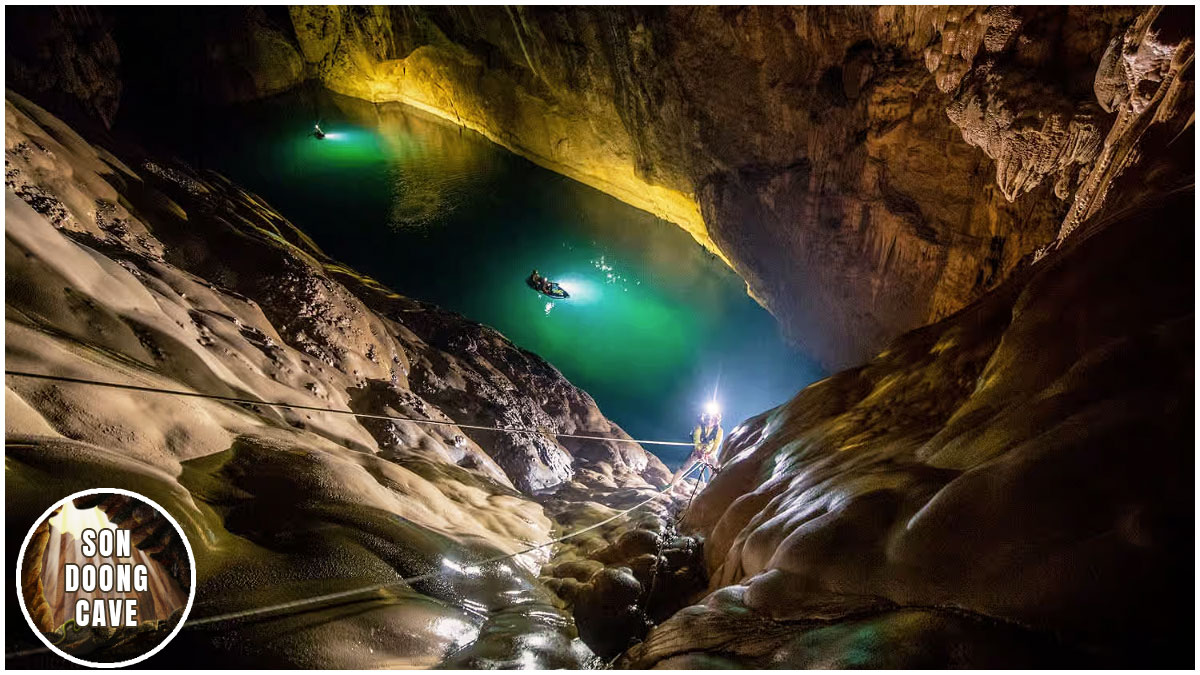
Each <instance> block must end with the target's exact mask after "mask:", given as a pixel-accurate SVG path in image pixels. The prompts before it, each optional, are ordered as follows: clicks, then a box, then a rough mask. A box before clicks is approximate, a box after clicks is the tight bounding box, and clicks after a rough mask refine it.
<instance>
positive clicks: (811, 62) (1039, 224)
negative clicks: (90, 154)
mask: <svg viewBox="0 0 1200 675" xmlns="http://www.w3.org/2000/svg"><path fill="white" fill-rule="evenodd" d="M23 11H24V14H23V15H21V16H22V17H24V19H25V22H26V23H31V24H38V25H47V26H50V28H47V29H45V30H43V31H42V32H43V33H46V32H47V31H49V32H50V33H52V34H51V35H49V36H45V35H43V36H42V37H36V38H31V39H29V40H26V41H25V42H26V43H29V44H27V45H26V46H25V47H23V48H22V49H20V50H17V51H18V53H17V54H16V56H17V58H16V59H11V58H10V63H14V64H15V65H10V66H9V74H10V80H13V81H15V82H17V83H18V85H19V86H18V87H17V89H18V91H20V90H21V86H27V87H31V88H36V87H37V86H39V85H37V84H36V82H35V81H37V79H38V77H37V76H38V74H39V73H41V72H43V71H45V70H47V69H53V70H54V71H55V72H67V73H72V72H77V71H80V69H81V68H82V69H83V71H82V72H81V73H79V76H78V77H75V76H72V77H71V79H70V81H71V82H72V83H79V82H85V81H91V80H93V79H95V80H96V81H99V82H109V84H107V85H105V86H103V87H100V90H101V92H100V93H97V92H92V91H90V90H88V88H87V87H86V86H83V85H80V84H73V85H72V86H73V89H72V91H73V93H74V95H75V96H77V97H78V98H79V99H80V100H82V101H84V102H85V106H84V107H90V108H92V109H96V110H98V111H99V112H98V113H97V114H100V116H101V117H103V118H104V119H111V118H112V116H113V115H114V114H116V113H115V112H114V107H115V105H116V103H115V98H114V95H113V94H112V93H111V92H113V91H114V90H115V91H116V92H118V93H120V91H121V87H122V86H123V87H124V91H125V94H124V98H125V99H127V100H130V101H136V102H138V103H137V105H143V106H144V105H147V103H146V101H147V100H149V101H150V103H151V104H152V103H153V100H154V99H155V97H157V96H166V97H167V98H169V99H172V100H174V101H175V102H176V104H174V105H172V106H171V109H175V110H181V111H186V110H187V108H188V106H187V105H186V102H187V101H189V100H190V101H192V102H193V103H194V102H195V101H201V102H204V103H213V102H220V101H236V100H245V99H246V98H253V97H256V96H267V95H270V94H272V93H275V92H277V91H280V90H283V89H286V88H288V87H290V86H294V85H296V84H298V83H300V82H301V81H303V80H304V79H306V78H312V79H315V80H316V81H318V82H320V83H321V84H322V85H324V86H325V87H328V88H329V89H332V90H334V91H337V92H339V93H342V94H347V95H351V96H356V97H360V98H364V99H367V100H371V101H403V102H406V103H409V104H411V105H414V106H417V107H420V108H423V109H425V110H427V111H431V112H433V113H435V114H438V115H440V116H442V117H445V118H447V119H449V120H453V121H455V122H456V123H460V124H464V125H466V126H468V127H471V128H473V129H476V130H478V131H480V132H482V133H484V134H485V135H487V136H488V137H490V138H492V139H493V140H495V141H496V142H498V143H501V144H503V145H505V146H507V147H508V148H510V149H512V150H514V151H515V152H518V153H520V154H522V155H524V156H526V157H529V158H530V159H533V160H534V161H536V162H539V163H541V164H543V165H545V166H547V167H549V168H551V169H553V170H556V171H559V172H561V173H563V174H566V175H568V176H571V177H573V178H576V179H578V180H580V181H582V182H585V183H588V184H590V185H593V186H595V187H597V188H599V189H601V190H604V191H606V192H609V193H611V194H613V195H615V196H617V197H619V198H621V199H623V200H625V201H627V202H629V203H631V204H633V205H636V206H638V207H641V208H644V209H646V210H648V211H651V212H653V213H655V214H657V215H659V216H661V217H663V218H665V219H667V220H670V221H672V222H675V223H677V224H679V225H680V226H681V227H683V228H684V229H686V230H687V231H689V232H690V233H691V234H692V235H693V236H694V237H695V238H696V240H697V241H698V242H699V243H701V244H702V245H704V246H706V247H708V248H709V249H710V250H712V251H714V252H715V253H716V254H718V255H719V256H721V257H722V258H723V259H725V260H726V262H728V263H729V264H730V265H731V266H732V267H733V268H734V269H735V270H736V271H737V272H738V273H739V274H740V275H741V276H742V277H743V278H744V279H745V280H746V282H747V286H748V290H749V292H750V293H751V295H753V296H754V297H755V298H756V299H758V300H759V301H760V302H761V303H762V304H763V305H764V306H765V307H767V308H768V309H769V310H770V311H771V312H772V313H773V314H774V315H775V316H776V317H777V318H778V319H779V320H780V323H781V325H782V327H783V328H784V330H785V332H786V333H787V334H788V335H789V336H790V337H791V338H792V339H793V340H794V341H795V342H796V343H797V344H798V345H800V346H801V347H802V348H803V349H805V350H806V351H807V352H809V353H811V354H813V355H814V356H816V357H817V358H818V359H819V360H820V361H821V362H822V363H823V364H824V365H825V366H827V367H830V368H831V369H832V368H837V367H845V366H848V365H851V364H853V363H857V362H859V361H861V360H862V359H864V358H867V357H869V356H871V355H873V354H874V353H876V352H877V351H878V350H879V349H880V348H881V347H882V346H883V345H884V344H885V343H886V341H887V340H889V339H891V338H892V337H894V336H895V335H897V334H899V333H901V332H903V331H904V330H907V329H910V328H913V327H916V326H919V325H923V324H926V323H929V322H931V321H935V320H937V319H940V318H942V317H945V316H948V315H949V314H951V313H953V312H954V311H956V310H958V309H960V308H962V307H964V306H966V305H967V304H968V303H969V302H970V301H972V300H973V299H975V298H978V297H980V296H981V295H982V294H983V293H984V292H986V291H987V290H988V289H991V288H994V287H995V286H996V285H997V284H999V283H1000V282H1001V281H1002V280H1003V279H1004V278H1006V277H1007V276H1008V275H1009V274H1010V273H1011V272H1012V271H1013V270H1014V269H1015V268H1016V267H1017V266H1018V265H1020V264H1021V263H1022V261H1027V260H1028V259H1029V258H1030V257H1032V256H1035V255H1041V254H1042V253H1044V250H1045V248H1046V247H1047V245H1051V244H1053V243H1054V242H1056V241H1058V240H1059V239H1061V237H1062V236H1065V234H1066V233H1067V232H1069V231H1071V230H1072V229H1074V228H1075V227H1077V226H1078V224H1079V223H1080V222H1082V221H1083V220H1086V218H1087V216H1088V215H1089V214H1092V213H1094V212H1095V211H1096V210H1097V209H1098V208H1099V206H1100V205H1101V204H1102V203H1103V201H1104V196H1105V194H1106V190H1107V185H1108V184H1110V183H1111V180H1112V178H1113V177H1114V176H1115V175H1116V174H1118V173H1119V172H1120V171H1121V170H1123V169H1122V167H1123V166H1124V165H1125V164H1126V163H1128V162H1129V161H1136V158H1137V155H1138V151H1137V149H1136V148H1137V139H1138V138H1139V137H1140V135H1141V134H1142V133H1144V131H1145V128H1146V127H1147V126H1150V125H1152V124H1158V123H1163V122H1168V123H1172V124H1178V123H1179V122H1180V121H1181V119H1182V120H1186V119H1187V115H1183V116H1182V117H1181V116H1180V115H1179V114H1178V110H1177V107H1178V106H1173V105H1171V100H1170V99H1171V98H1172V97H1174V98H1176V99H1178V98H1179V91H1178V90H1179V87H1173V86H1172V85H1173V82H1175V81H1176V79H1177V78H1176V75H1177V74H1178V73H1179V72H1181V71H1183V70H1186V69H1187V68H1188V67H1189V66H1188V63H1189V61H1188V59H1189V58H1190V57H1189V56H1188V55H1189V54H1190V53H1191V46H1190V44H1191V37H1190V31H1189V30H1187V29H1186V28H1181V27H1187V26H1190V25H1191V23H1192V22H1193V16H1192V11H1191V10H1190V9H1189V8H1170V9H1167V10H1157V9H1153V8H1151V9H1146V8H1137V7H1118V8H1097V7H1023V8H1009V7H951V8H947V7H941V8H938V7H904V8H897V7H725V8H721V7H671V8H638V7H625V8H621V7H409V6H404V7H378V6H350V7H324V6H316V7H313V6H305V7H299V6H298V7H292V8H289V9H288V10H287V11H286V12H285V11H284V9H283V8H246V7H243V8H220V9H217V8H207V9H197V8H186V9H175V8H168V9H158V10H154V11H150V12H142V11H140V10H137V11H135V10H131V9H115V10H109V11H107V12H104V13H96V14H94V15H90V14H89V15H86V16H94V18H93V19H89V22H90V23H98V24H99V25H102V26H110V27H111V28H110V29H108V30H100V29H97V30H93V31H91V32H90V33H87V34H84V33H83V32H82V31H81V30H80V29H79V28H78V27H77V26H78V24H79V21H77V20H74V19H71V18H70V17H73V16H74V15H73V14H72V15H69V16H67V15H63V14H62V12H61V11H60V12H59V13H58V14H50V15H47V14H46V12H45V10H35V9H27V10H23ZM39 12H41V13H39ZM10 23H11V22H10ZM90 23H89V25H90ZM72 27H75V28H72ZM63 33H71V35H63ZM111 35H115V36H116V38H115V39H116V46H117V50H116V51H117V55H116V58H117V60H119V61H120V62H121V63H122V64H123V66H122V67H121V68H120V73H121V75H120V77H114V76H113V75H112V74H111V72H108V73H101V75H103V77H100V78H93V77H91V76H90V75H89V73H95V71H96V70H97V69H96V68H95V67H91V66H89V64H91V63H92V62H94V61H97V60H98V59H100V57H99V56H93V55H94V54H102V55H107V56H105V57H104V58H108V59H109V61H112V60H113V56H112V55H113V47H112V45H111V44H110V42H111V40H112V38H110V36H111ZM47 43H49V44H50V45H52V46H53V47H54V48H55V49H50V48H49V47H48V46H47ZM30 45H32V46H30ZM56 50H57V51H61V52H64V53H67V54H69V55H72V56H69V57H66V58H65V60H66V61H68V62H70V64H71V67H68V68H66V69H65V71H64V69H63V68H61V67H59V66H61V65H62V64H61V63H57V62H54V63H47V62H46V57H45V55H46V54H48V53H53V52H55V51H56ZM125 52H130V53H131V54H133V55H134V56H133V57H129V56H127V57H126V58H123V59H121V58H120V54H122V53H125ZM26 54H32V55H33V56H26ZM75 54H78V56H74V55H75ZM164 55H169V57H170V58H164ZM57 59H58V61H63V60H64V57H61V56H60V57H57ZM106 63H107V62H106ZM146 63H153V64H156V65H155V66H153V67H152V68H148V69H147V68H146V67H145V66H144V65H142V66H138V65H136V64H146ZM131 64H135V65H131ZM51 66H53V68H51ZM14 75H18V76H19V77H14ZM1189 81H1190V76H1189ZM1160 85H1162V86H1160ZM1172 91H1174V93H1173V94H1171V93H1169V92H1172ZM1131 92H1132V93H1131ZM1156 99H1158V100H1156ZM1162 100H1166V102H1167V104H1168V105H1166V106H1165V109H1166V110H1165V112H1164V113H1159V112H1158V108H1159V107H1160V106H1159V103H1161V102H1162ZM184 114H187V113H186V112H184ZM1093 168H1098V169H1099V170H1096V171H1093V170H1092V169H1093Z"/></svg>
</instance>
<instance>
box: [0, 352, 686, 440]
mask: <svg viewBox="0 0 1200 675" xmlns="http://www.w3.org/2000/svg"><path fill="white" fill-rule="evenodd" d="M4 374H5V375H6V376H11V377H23V378H27V379H32V380H50V381H54V382H69V383H71V384H83V385H89V386H93V387H107V388H109V389H125V390H128V391H140V392H146V393H151V394H167V395H171V396H183V397H188V398H204V399H210V400H213V401H224V402H226V403H238V404H243V405H261V406H267V407H269V408H289V409H292V410H309V411H312V412H323V413H332V414H335V415H353V416H354V417H362V418H366V419H375V420H390V421H393V422H413V423H415V424H426V425H430V426H442V427H458V428H460V429H478V430H481V431H503V432H506V433H513V434H533V435H536V436H553V437H554V438H580V439H584V440H590V441H610V442H612V443H637V444H638V445H675V446H685V447H691V446H692V444H691V443H687V442H683V441H646V440H640V439H634V438H610V437H607V436H593V435H588V434H561V433H557V432H553V431H550V430H548V429H530V428H525V427H486V426H483V425H481V424H463V423H460V422H454V421H443V420H431V419H425V418H422V417H405V416H403V415H379V414H375V413H360V412H355V411H353V410H343V409H341V408H321V407H319V406H311V405H304V404H301V403H284V402H282V401H260V400H257V399H252V398H238V397H236V396H221V395H219V394H206V393H203V392H198V391H183V390H181V389H162V388H159V387H147V386H143V385H137V384H123V383H120V382H103V381H100V380H85V379H82V378H78V377H68V376H65V375H47V374H44V373H29V372H25V371H20V370H7V369H6V370H5V371H4Z"/></svg>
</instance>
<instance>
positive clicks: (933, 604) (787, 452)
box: [624, 133, 1195, 669]
mask: <svg viewBox="0 0 1200 675" xmlns="http://www.w3.org/2000/svg"><path fill="white" fill-rule="evenodd" d="M1181 142H1184V143H1186V144H1187V145H1188V147H1189V148H1190V147H1192V145H1193V143H1194V134H1190V133H1189V134H1188V135H1187V136H1186V137H1185V138H1183V139H1181ZM1193 157H1194V155H1193ZM1153 163H1154V164H1158V162H1153ZM1148 168H1151V167H1148ZM1164 168H1165V167H1163V166H1161V165H1160V166H1156V167H1152V170H1153V171H1161V170H1164ZM1127 178H1130V179H1131V182H1134V183H1137V182H1141V181H1142V180H1144V176H1143V175H1141V174H1139V175H1136V176H1127ZM1126 204H1132V205H1133V208H1126V207H1125V206H1124V205H1123V206H1122V207H1118V208H1113V209H1112V210H1111V211H1109V212H1107V213H1106V214H1105V215H1106V217H1107V218H1108V224H1107V225H1106V227H1104V228H1103V229H1101V230H1099V231H1096V232H1094V233H1092V234H1091V235H1090V236H1088V237H1086V238H1082V239H1080V240H1078V241H1075V242H1073V243H1069V244H1066V245H1064V246H1063V247H1061V248H1060V249H1058V250H1056V251H1054V252H1052V253H1049V254H1047V256H1046V257H1045V258H1044V259H1043V260H1042V261H1041V262H1040V263H1039V264H1037V265H1035V266H1033V267H1031V268H1027V269H1023V270H1020V271H1018V272H1017V273H1016V274H1014V275H1013V276H1012V277H1011V278H1010V279H1009V280H1007V281H1005V282H1004V283H1003V284H1001V286H1000V287H998V288H997V289H995V290H993V291H992V292H990V293H989V294H987V295H985V296H984V297H983V298H981V299H980V300H978V301H976V302H975V303H972V305H971V306H969V307H968V308H966V309H964V310H963V311H961V312H959V313H957V314H955V315H953V316H951V317H949V318H947V319H945V320H943V321H941V322H938V323H935V324H932V325H929V326H925V327H922V328H920V329H917V330H915V331H912V332H910V333H908V334H906V335H904V336H901V337H900V338H898V339H897V340H895V341H894V342H893V343H891V344H890V345H889V346H888V348H887V349H885V350H884V351H883V352H881V353H880V354H879V355H878V356H877V357H876V358H874V359H872V360H871V361H869V362H867V363H866V364H864V365H862V366H859V367H856V368H852V369H849V370H846V371H843V372H841V373H838V374H837V375H834V376H832V377H830V378H828V379H826V380H823V381H821V382H818V383H816V384H813V385H811V386H809V387H807V388H806V389H805V390H804V391H802V392H800V394H798V395H797V396H796V397H795V398H794V399H793V400H791V401H790V402H788V403H786V404H784V405H782V406H780V407H779V408H776V409H774V410H771V411H767V412H765V413H763V414H762V415H759V416H757V417H755V418H752V419H750V420H747V421H746V422H744V423H743V424H742V425H739V426H738V427H737V428H735V429H734V430H733V431H732V432H731V434H730V436H729V438H728V440H727V442H726V444H725V446H724V448H723V451H722V458H723V463H724V467H723V469H722V471H721V472H720V473H719V474H718V475H717V477H716V478H715V479H714V481H713V482H712V484H711V485H710V486H709V487H708V488H707V489H706V490H704V491H703V492H701V493H700V495H699V496H698V497H697V498H696V501H695V503H694V504H693V506H692V507H691V509H689V511H688V512H687V515H686V518H685V526H688V527H691V528H694V530H695V531H697V532H698V533H699V534H700V535H701V536H703V537H704V539H705V556H706V558H707V563H708V569H709V578H710V585H709V589H708V593H707V594H705V595H704V597H702V598H699V599H698V601H697V602H696V603H695V604H694V605H693V606H691V607H688V608H686V609H684V610H682V611H680V612H678V613H676V614H675V615H674V616H672V617H671V618H670V619H669V620H667V621H666V622H665V623H663V624H662V625H660V626H658V627H657V628H656V629H655V630H654V631H652V632H651V634H650V635H649V636H648V637H647V639H646V640H645V641H644V642H643V643H642V644H640V645H638V646H637V647H635V648H633V649H632V650H631V651H630V652H629V654H628V655H627V658H626V660H625V661H624V665H625V666H628V667H634V668H650V667H670V668H681V669H695V668H703V667H713V666H716V665H723V666H724V667H741V668H756V667H758V668H761V667H771V668H843V667H864V666H865V667H887V668H912V667H937V668H944V667H954V666H959V667H963V666H966V667H970V666H972V665H978V664H980V663H992V664H1003V665H1002V667H1035V668H1045V667H1056V666H1062V665H1067V664H1069V665H1070V666H1072V667H1083V666H1085V665H1089V664H1090V665H1091V666H1093V667H1100V668H1113V667H1125V668H1128V667H1141V668H1161V667H1187V665H1188V664H1189V663H1191V661H1192V659H1193V657H1194V655H1193V646H1194V635H1193V625H1194V624H1193V618H1194V617H1193V614H1194V607H1193V606H1192V603H1191V602H1190V600H1185V601H1184V602H1183V603H1179V602H1178V600H1177V598H1178V597H1180V596H1181V595H1182V597H1184V598H1188V599H1190V597H1191V589H1192V580H1193V574H1194V545H1195V539H1194V532H1195V519H1194V509H1193V506H1194V504H1193V502H1194V496H1195V485H1194V480H1193V474H1194V469H1195V453H1194V423H1195V419H1194V407H1195V393H1194V392H1195V334H1194V321H1195V297H1194V273H1193V268H1194V264H1195V261H1194V255H1193V250H1194V245H1195V228H1194V222H1195V218H1194V209H1195V195H1194V192H1192V191H1190V190H1188V191H1184V192H1181V193H1177V194H1175V195H1173V196H1171V197H1168V198H1165V199H1153V200H1149V201H1137V200H1131V201H1130V202H1126ZM1114 270H1119V273H1114ZM1180 589H1183V590H1182V593H1181V592H1180Z"/></svg>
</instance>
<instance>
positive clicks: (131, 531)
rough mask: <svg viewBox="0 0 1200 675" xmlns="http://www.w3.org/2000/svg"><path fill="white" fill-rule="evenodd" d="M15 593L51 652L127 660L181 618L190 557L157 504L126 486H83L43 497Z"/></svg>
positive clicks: (187, 600)
mask: <svg viewBox="0 0 1200 675" xmlns="http://www.w3.org/2000/svg"><path fill="white" fill-rule="evenodd" d="M17 595H18V596H19V597H20V598H21V611H22V612H23V613H24V614H25V619H26V620H27V621H28V622H29V626H30V627H31V628H32V629H33V632H34V633H35V634H36V635H37V636H38V638H39V639H41V641H42V642H44V643H45V644H46V646H47V647H49V648H50V649H51V650H52V651H53V652H55V653H56V654H58V655H60V656H62V657H63V658H65V659H67V660H68V661H71V662H72V663H76V664H79V665H82V666H92V667H99V668H117V667H121V666H129V665H133V664H135V663H138V662H139V661H142V660H144V659H148V658H150V657H151V656H153V655H154V654H156V653H157V652H158V651H159V650H160V649H162V648H163V647H165V646H166V645H167V643H168V642H170V641H171V639H172V638H174V637H175V635H176V634H177V633H179V631H180V630H181V629H182V628H183V625H184V622H185V621H186V620H187V615H188V612H189V611H191V609H192V601H193V600H195V598H196V559H195V557H194V556H193V555H192V547H191V545H189V544H188V541H187V538H186V537H185V536H184V534H183V531H182V530H181V529H180V527H179V523H177V522H175V519H174V518H172V517H171V514H169V513H167V512H166V510H165V509H163V508H162V507H161V506H159V505H158V504H156V503H154V502H153V501H151V500H149V499H147V498H145V497H143V496H142V495H139V494H137V493H135V492H129V491H128V490H118V489H115V488H103V489H98V490H85V491H83V492H77V493H75V494H73V495H71V496H69V497H67V498H66V499H63V500H62V501H60V502H58V503H57V504H55V505H54V506H52V507H50V508H49V509H48V510H47V511H46V512H45V513H43V514H42V516H41V517H40V518H39V519H38V520H37V522H35V523H34V525H33V527H32V529H30V530H29V534H27V535H25V542H24V543H23V544H21V552H20V557H19V558H18V561H17Z"/></svg>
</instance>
